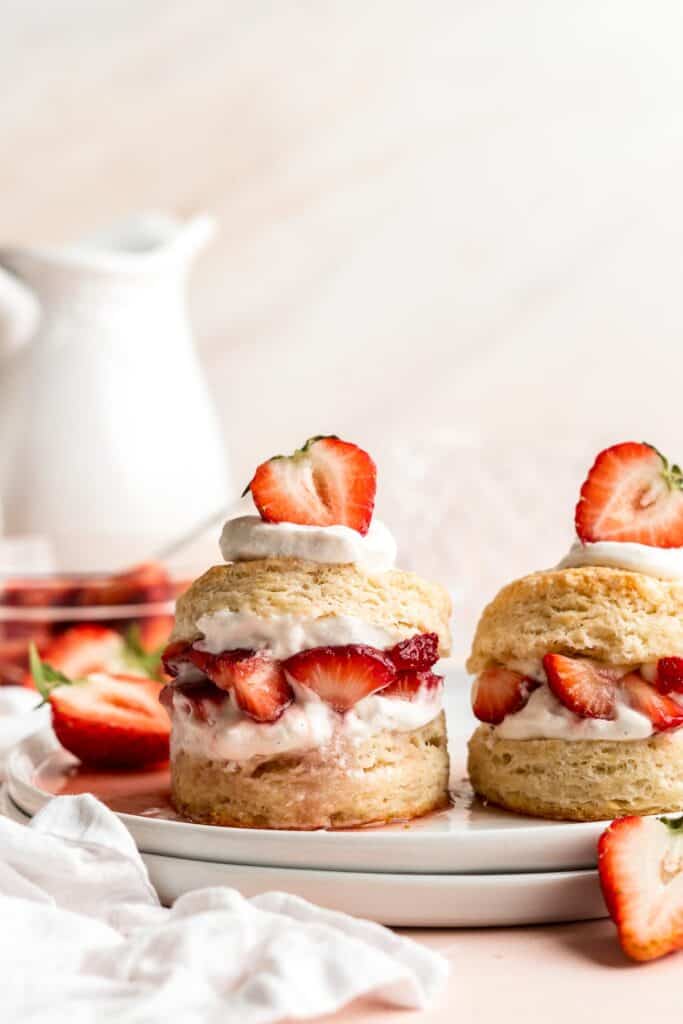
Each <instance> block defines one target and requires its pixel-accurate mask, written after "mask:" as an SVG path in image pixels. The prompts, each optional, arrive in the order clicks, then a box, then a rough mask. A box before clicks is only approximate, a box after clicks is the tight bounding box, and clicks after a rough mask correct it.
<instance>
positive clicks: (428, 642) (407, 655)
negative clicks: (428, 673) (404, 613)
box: [386, 633, 439, 672]
mask: <svg viewBox="0 0 683 1024" xmlns="http://www.w3.org/2000/svg"><path fill="white" fill-rule="evenodd" d="M386 653H387V654H388V655H389V657H390V658H391V660H392V661H393V663H394V665H395V666H396V668H397V670H398V671H399V672H404V671H405V670H406V669H417V671H419V672H423V671H425V670H426V669H428V668H431V667H432V665H433V664H434V663H435V662H437V661H438V660H439V637H438V636H437V634H436V633H416V635H415V636H411V637H408V639H407V640H400V641H399V642H398V643H397V644H395V645H394V646H393V647H392V648H391V650H388V651H386Z"/></svg>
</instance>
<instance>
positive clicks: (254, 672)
mask: <svg viewBox="0 0 683 1024" xmlns="http://www.w3.org/2000/svg"><path fill="white" fill-rule="evenodd" d="M163 661H164V666H165V667H166V670H167V671H168V672H169V674H170V675H173V676H177V675H178V671H179V668H180V666H181V665H182V664H191V665H194V667H195V668H197V669H199V671H200V672H203V673H204V675H205V676H207V677H208V678H209V679H210V680H211V682H212V683H213V684H214V686H216V687H218V688H219V689H221V690H224V691H226V692H233V693H234V695H235V700H236V702H237V705H238V706H239V707H240V708H241V709H242V711H244V713H245V714H247V715H249V716H250V717H251V718H253V719H255V720H256V721H257V722H276V721H277V719H278V718H279V717H280V715H281V714H282V712H283V711H284V710H285V708H287V707H289V705H290V704H291V703H292V700H293V699H294V694H293V693H292V688H291V687H290V685H289V683H288V682H287V680H286V678H285V674H284V672H283V670H282V665H281V663H280V662H279V661H276V660H275V659H274V658H271V657H270V656H269V655H267V654H265V653H264V652H262V651H251V650H238V651H225V652H224V653H223V654H209V653H208V651H200V650H198V649H197V648H195V647H193V646H192V645H191V644H187V643H184V642H182V641H181V642H176V643H173V644H169V646H168V647H167V648H166V650H165V651H164V654H163Z"/></svg>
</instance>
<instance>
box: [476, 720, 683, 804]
mask: <svg viewBox="0 0 683 1024" xmlns="http://www.w3.org/2000/svg"><path fill="white" fill-rule="evenodd" d="M468 771H469V774H470V779H471V782H472V786H473V787H474V789H475V791H476V792H477V793H478V794H479V795H480V796H481V797H483V798H484V799H485V800H487V801H490V802H491V803H492V804H497V805H499V806H501V807H505V808H507V809H508V810H510V811H517V812H518V813H520V814H530V815H533V816H536V817H541V818H556V819H559V820H561V821H602V820H603V819H609V818H616V817H620V816H623V815H626V814H657V813H661V812H664V811H677V810H681V809H683V732H681V731H677V732H671V733H659V734H657V735H655V736H651V737H650V738H649V739H642V740H573V741H569V740H556V739H555V740H505V739H499V738H498V737H497V736H496V733H495V730H494V729H492V728H491V726H488V725H480V726H479V728H478V729H477V730H476V732H475V733H474V735H473V736H472V738H471V739H470V742H469V759H468Z"/></svg>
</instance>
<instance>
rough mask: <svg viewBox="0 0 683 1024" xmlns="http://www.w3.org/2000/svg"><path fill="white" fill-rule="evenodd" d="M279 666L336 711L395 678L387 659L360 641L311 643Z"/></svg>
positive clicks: (345, 707) (347, 707) (343, 709)
mask: <svg viewBox="0 0 683 1024" xmlns="http://www.w3.org/2000/svg"><path fill="white" fill-rule="evenodd" d="M283 667H284V670H285V673H286V675H287V676H288V678H290V679H292V680H294V682H296V683H299V685H300V686H306V687H307V688H308V689H309V690H313V692H314V693H317V694H318V696H319V697H320V698H321V699H322V700H324V701H326V702H327V703H328V704H330V705H331V706H332V707H333V708H334V709H335V710H336V711H348V710H349V708H352V707H353V705H354V704H357V703H358V701H359V700H362V699H363V697H367V696H368V694H370V693H375V692H376V691H377V690H383V689H384V687H385V686H388V685H389V684H390V683H393V682H394V681H395V679H396V669H395V668H394V665H393V662H392V661H391V659H390V658H388V657H387V656H386V655H385V654H383V653H382V651H378V650H376V649H375V648H374V647H367V646H365V645H364V644H348V645H347V646H345V647H313V648H311V649H310V650H308V651H302V652H301V653H300V654H295V655H294V656H293V657H291V658H288V659H287V661H285V662H284V665H283Z"/></svg>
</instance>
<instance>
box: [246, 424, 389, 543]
mask: <svg viewBox="0 0 683 1024" xmlns="http://www.w3.org/2000/svg"><path fill="white" fill-rule="evenodd" d="M376 489H377V471H376V468H375V464H374V462H373V461H372V459H371V458H370V456H369V455H368V453H367V452H364V451H363V449H362V448H358V447H357V446H356V445H355V444H349V443H348V442H347V441H341V440H340V439H339V438H338V437H334V436H332V437H312V438H310V439H309V440H308V441H307V442H306V444H305V445H304V446H303V448H299V449H298V450H297V451H295V452H294V454H293V455H288V456H285V455H276V456H275V457H274V458H272V459H269V460H268V461H267V462H263V463H262V464H261V465H260V466H259V467H258V469H257V470H256V473H255V474H254V478H253V480H252V481H251V483H250V484H249V485H248V486H247V488H246V490H245V492H244V493H245V494H246V491H249V490H250V491H251V494H252V497H253V499H254V502H255V504H256V507H257V509H258V510H259V513H260V515H261V518H262V519H264V520H265V521H266V522H267V523H283V522H285V523H301V524H303V525H305V526H332V525H335V524H341V525H343V526H349V527H351V529H353V530H358V532H359V533H362V534H364V533H367V532H368V528H369V526H370V521H371V519H372V513H373V509H374V507H375V491H376Z"/></svg>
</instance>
